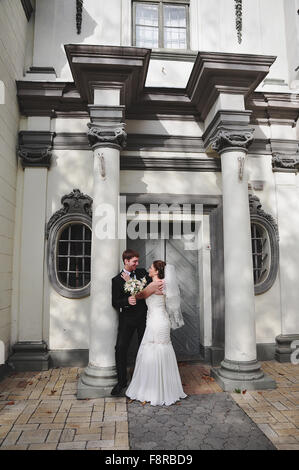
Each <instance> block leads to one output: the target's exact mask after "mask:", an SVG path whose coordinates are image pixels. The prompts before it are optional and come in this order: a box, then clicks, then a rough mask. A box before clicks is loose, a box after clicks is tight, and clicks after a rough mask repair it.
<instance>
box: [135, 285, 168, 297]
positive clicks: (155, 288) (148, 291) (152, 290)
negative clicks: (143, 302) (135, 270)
mask: <svg viewBox="0 0 299 470" xmlns="http://www.w3.org/2000/svg"><path fill="white" fill-rule="evenodd" d="M162 287H163V281H162V280H161V281H154V282H151V283H150V284H149V285H148V286H147V287H146V288H145V289H143V290H142V291H141V292H139V293H138V294H136V295H135V297H136V299H147V297H149V296H150V295H152V294H158V295H162V294H163V293H162Z"/></svg>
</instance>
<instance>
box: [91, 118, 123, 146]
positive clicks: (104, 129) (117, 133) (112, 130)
mask: <svg viewBox="0 0 299 470" xmlns="http://www.w3.org/2000/svg"><path fill="white" fill-rule="evenodd" d="M125 126H126V125H125V123H123V122H119V123H108V124H105V123H102V124H95V123H93V122H89V123H88V124H87V127H88V131H87V137H88V140H89V143H90V145H91V147H92V148H93V149H94V148H97V147H112V148H117V149H118V150H122V149H124V148H125V146H126V144H127V133H126V132H125Z"/></svg>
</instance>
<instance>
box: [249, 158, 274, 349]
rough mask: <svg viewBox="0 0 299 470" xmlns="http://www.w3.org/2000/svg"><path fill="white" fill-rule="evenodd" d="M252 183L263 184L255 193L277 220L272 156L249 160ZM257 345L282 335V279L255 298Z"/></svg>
mask: <svg viewBox="0 0 299 470" xmlns="http://www.w3.org/2000/svg"><path fill="white" fill-rule="evenodd" d="M248 164H249V174H250V182H251V184H254V182H261V183H262V184H263V189H262V190H260V191H253V192H254V194H255V196H257V197H258V198H259V199H260V201H261V204H262V210H264V211H265V212H266V213H268V214H270V215H272V217H273V218H274V219H275V220H276V222H278V220H277V204H276V190H275V177H274V173H273V171H272V156H271V155H263V156H262V155H258V156H252V155H251V156H250V155H249V158H248ZM255 314H256V338H257V343H273V342H274V340H275V337H276V336H277V335H279V334H281V306H280V277H279V272H278V275H277V278H276V281H275V283H274V285H273V286H272V287H271V289H269V290H268V291H267V292H265V293H264V294H260V295H256V296H255Z"/></svg>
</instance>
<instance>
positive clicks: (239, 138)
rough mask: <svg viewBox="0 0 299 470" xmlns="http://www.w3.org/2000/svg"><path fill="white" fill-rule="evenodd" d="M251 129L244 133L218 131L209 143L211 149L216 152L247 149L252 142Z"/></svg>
mask: <svg viewBox="0 0 299 470" xmlns="http://www.w3.org/2000/svg"><path fill="white" fill-rule="evenodd" d="M253 132H254V130H253V129H248V130H246V131H245V130H244V131H241V130H240V131H236V130H233V129H232V130H225V129H220V130H219V131H218V132H217V134H216V137H215V138H214V139H213V140H212V142H211V147H212V149H213V150H215V151H216V152H218V153H219V152H222V151H223V150H225V149H228V148H231V147H232V148H233V147H235V148H241V149H247V148H248V147H249V145H250V144H251V143H252V142H253Z"/></svg>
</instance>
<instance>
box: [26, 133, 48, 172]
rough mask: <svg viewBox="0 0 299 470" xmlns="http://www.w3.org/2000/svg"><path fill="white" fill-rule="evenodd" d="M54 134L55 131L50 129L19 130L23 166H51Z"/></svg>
mask: <svg viewBox="0 0 299 470" xmlns="http://www.w3.org/2000/svg"><path fill="white" fill-rule="evenodd" d="M54 136H55V132H50V131H21V132H19V147H18V155H19V157H20V158H21V161H22V166H23V168H26V167H46V168H50V166H51V157H52V147H53V138H54Z"/></svg>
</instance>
